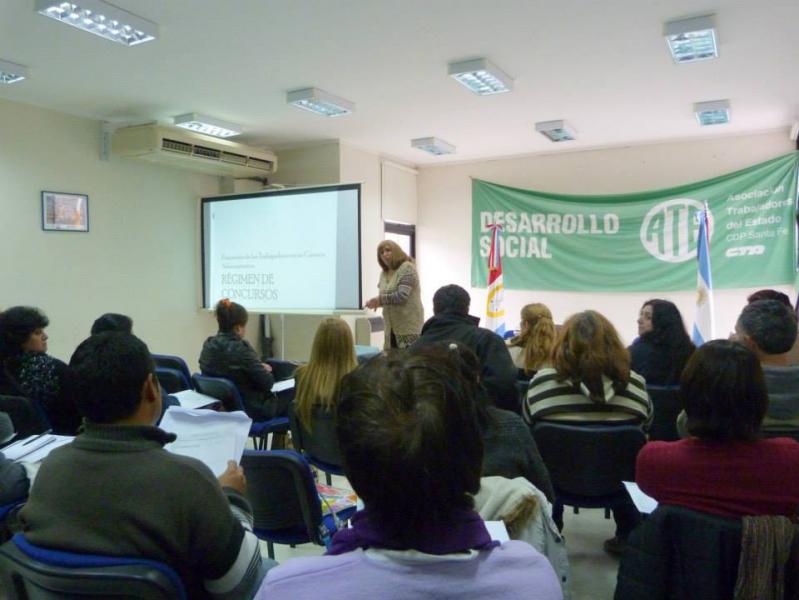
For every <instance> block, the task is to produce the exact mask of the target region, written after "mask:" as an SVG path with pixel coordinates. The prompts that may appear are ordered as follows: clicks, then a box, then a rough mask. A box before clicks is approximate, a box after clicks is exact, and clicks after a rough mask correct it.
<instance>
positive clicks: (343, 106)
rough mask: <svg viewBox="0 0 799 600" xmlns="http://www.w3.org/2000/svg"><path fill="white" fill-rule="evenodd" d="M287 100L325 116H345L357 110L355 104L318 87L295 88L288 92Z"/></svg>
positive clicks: (298, 106)
mask: <svg viewBox="0 0 799 600" xmlns="http://www.w3.org/2000/svg"><path fill="white" fill-rule="evenodd" d="M286 102H287V103H288V104H291V105H293V106H296V107H297V108H301V109H303V110H307V111H309V112H312V113H315V114H317V115H322V116H323V117H343V116H344V115H348V114H350V113H352V112H355V104H354V103H353V102H350V101H349V100H345V99H344V98H339V97H338V96H334V95H333V94H330V93H328V92H325V91H324V90H320V89H318V88H305V89H302V90H294V91H293V92H289V93H288V94H286Z"/></svg>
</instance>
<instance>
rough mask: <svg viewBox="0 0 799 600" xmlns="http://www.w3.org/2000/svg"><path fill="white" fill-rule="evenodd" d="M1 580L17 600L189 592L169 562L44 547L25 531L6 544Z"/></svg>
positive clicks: (181, 595)
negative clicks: (25, 533) (32, 542)
mask: <svg viewBox="0 0 799 600" xmlns="http://www.w3.org/2000/svg"><path fill="white" fill-rule="evenodd" d="M0 583H2V585H0V589H2V590H4V592H5V593H7V594H9V596H8V597H9V598H10V599H11V600H56V599H63V598H71V599H79V598H128V599H130V598H141V599H143V600H144V599H146V600H175V599H180V600H185V598H186V591H185V589H184V587H183V582H182V581H181V580H180V578H179V577H178V575H177V573H175V571H173V570H172V569H171V568H170V567H168V566H167V565H165V564H163V563H160V562H157V561H153V560H146V559H140V558H120V557H112V556H95V555H90V554H78V553H74V552H66V551H63V550H51V549H47V548H41V547H39V546H34V545H33V544H31V543H30V542H28V540H27V539H25V537H24V536H23V535H22V534H20V533H18V534H16V535H15V536H14V537H13V538H12V539H11V540H10V541H8V542H6V543H5V544H3V545H2V546H0Z"/></svg>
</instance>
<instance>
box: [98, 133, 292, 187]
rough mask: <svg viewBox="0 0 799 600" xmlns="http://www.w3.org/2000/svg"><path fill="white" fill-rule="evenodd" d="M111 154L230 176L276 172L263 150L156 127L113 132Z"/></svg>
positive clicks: (274, 163) (272, 160)
mask: <svg viewBox="0 0 799 600" xmlns="http://www.w3.org/2000/svg"><path fill="white" fill-rule="evenodd" d="M111 152H113V154H115V155H116V156H125V157H128V158H137V159H140V160H147V161H150V162H154V163H158V164H163V165H169V166H174V167H180V168H183V169H191V170H193V171H200V172H202V173H207V174H211V175H224V176H230V177H266V176H267V175H270V174H271V173H274V172H275V170H276V169H277V157H276V156H275V155H274V154H272V153H271V152H268V151H266V150H259V149H257V148H251V147H249V146H244V145H242V144H237V143H236V142H231V141H229V140H223V139H218V138H214V137H210V136H207V135H202V134H199V133H192V132H190V131H182V130H177V129H171V128H169V127H163V126H160V125H156V124H149V125H136V126H134V127H122V128H120V129H117V130H116V131H114V133H113V135H112V137H111Z"/></svg>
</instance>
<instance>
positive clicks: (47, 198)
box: [42, 192, 89, 231]
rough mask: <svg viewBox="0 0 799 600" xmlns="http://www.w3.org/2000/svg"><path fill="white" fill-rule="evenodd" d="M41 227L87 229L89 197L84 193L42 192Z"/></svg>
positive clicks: (47, 228) (50, 229) (68, 229)
mask: <svg viewBox="0 0 799 600" xmlns="http://www.w3.org/2000/svg"><path fill="white" fill-rule="evenodd" d="M42 229H44V230H45V231H89V197H88V196H87V195H86V194H67V193H65V192H42Z"/></svg>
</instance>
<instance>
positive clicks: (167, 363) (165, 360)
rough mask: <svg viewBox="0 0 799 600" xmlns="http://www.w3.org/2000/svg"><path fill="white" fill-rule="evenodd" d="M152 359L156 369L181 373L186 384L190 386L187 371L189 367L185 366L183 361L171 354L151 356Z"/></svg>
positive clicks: (189, 377) (189, 376) (189, 375)
mask: <svg viewBox="0 0 799 600" xmlns="http://www.w3.org/2000/svg"><path fill="white" fill-rule="evenodd" d="M152 357H153V362H154V363H155V366H156V367H165V368H167V369H175V370H176V371H180V372H181V373H183V377H184V378H185V380H186V382H187V383H188V384H189V385H191V371H189V365H187V364H186V361H185V360H183V359H182V358H180V357H179V356H173V355H171V354H153V355H152Z"/></svg>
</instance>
